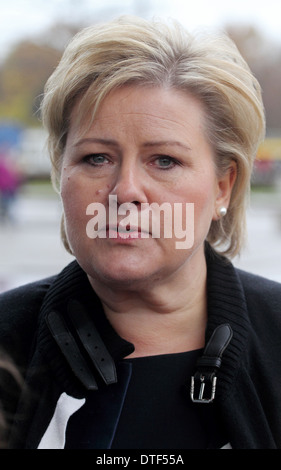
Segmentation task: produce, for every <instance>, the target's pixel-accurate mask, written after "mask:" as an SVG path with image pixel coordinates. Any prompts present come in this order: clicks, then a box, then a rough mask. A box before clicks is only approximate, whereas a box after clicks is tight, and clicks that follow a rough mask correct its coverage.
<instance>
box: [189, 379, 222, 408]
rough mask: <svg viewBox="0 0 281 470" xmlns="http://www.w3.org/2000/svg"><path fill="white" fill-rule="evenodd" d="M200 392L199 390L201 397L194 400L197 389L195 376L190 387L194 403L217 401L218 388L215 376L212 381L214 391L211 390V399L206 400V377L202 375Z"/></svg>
mask: <svg viewBox="0 0 281 470" xmlns="http://www.w3.org/2000/svg"><path fill="white" fill-rule="evenodd" d="M200 382H201V385H200V390H199V397H198V398H194V388H195V383H194V376H192V377H191V387H190V397H191V400H192V401H193V403H212V401H214V399H215V394H216V386H217V377H216V376H214V377H213V379H212V390H211V397H210V398H204V390H205V385H206V382H205V376H204V375H201V376H200Z"/></svg>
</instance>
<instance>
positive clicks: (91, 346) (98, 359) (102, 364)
mask: <svg viewBox="0 0 281 470" xmlns="http://www.w3.org/2000/svg"><path fill="white" fill-rule="evenodd" d="M68 316H69V318H70V319H71V321H72V323H73V325H74V326H75V329H76V331H77V333H78V335H79V338H80V340H81V342H82V344H83V346H84V348H85V349H86V351H87V352H88V354H89V356H90V358H91V360H92V362H93V364H94V365H95V367H96V369H97V370H98V372H99V374H100V375H101V377H102V378H103V380H104V382H105V383H106V385H110V384H113V383H116V382H117V374H116V367H115V363H114V360H113V359H112V357H111V355H110V354H109V352H108V351H107V349H106V346H105V344H104V342H103V341H102V339H101V337H100V335H99V333H98V331H97V329H96V327H95V324H94V323H93V321H91V319H90V317H89V315H88V313H87V312H86V311H85V310H84V309H83V308H81V304H79V302H77V301H74V300H73V301H71V302H69V305H68Z"/></svg>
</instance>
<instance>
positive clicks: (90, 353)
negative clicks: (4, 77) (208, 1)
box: [0, 17, 281, 449]
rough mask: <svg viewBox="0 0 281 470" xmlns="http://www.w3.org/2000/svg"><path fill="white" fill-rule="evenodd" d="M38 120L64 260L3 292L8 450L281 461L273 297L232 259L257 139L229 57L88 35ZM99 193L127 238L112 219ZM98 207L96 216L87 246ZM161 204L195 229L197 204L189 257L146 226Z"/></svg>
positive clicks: (241, 79)
mask: <svg viewBox="0 0 281 470" xmlns="http://www.w3.org/2000/svg"><path fill="white" fill-rule="evenodd" d="M42 119H43V123H44V125H45V127H46V129H47V131H48V134H49V152H50V157H51V161H52V166H53V167H52V178H53V183H54V185H55V188H56V189H57V191H58V192H59V194H60V196H61V199H62V203H63V219H62V239H63V242H64V244H65V247H66V249H67V250H68V251H69V252H70V253H72V254H73V255H74V257H75V260H74V261H73V262H72V263H71V264H70V265H68V266H67V267H66V268H65V269H64V270H63V271H62V272H61V273H59V274H58V275H54V276H53V277H51V278H48V279H45V280H42V281H38V282H35V283H33V284H29V285H26V286H22V287H20V288H18V289H16V290H13V291H10V292H6V293H4V294H2V295H1V296H0V340H1V343H2V346H3V347H5V349H6V350H7V351H8V352H9V354H11V355H12V357H13V360H14V361H15V362H16V364H17V365H18V367H19V368H20V371H21V372H22V373H23V374H24V378H25V383H26V388H27V394H25V393H22V394H21V395H20V396H19V397H18V401H17V402H16V403H15V402H13V403H10V404H9V406H10V409H14V410H15V412H16V418H15V422H14V431H13V430H12V432H11V436H10V447H11V448H25V449H31V448H32V449H34V448H38V449H58V448H61V449H63V448H65V449H74V448H76V449H130V448H133V449H207V448H256V449H258V448H280V447H281V412H280V402H281V386H280V385H281V384H280V377H281V355H280V345H281V344H280V343H281V342H280V337H281V312H280V305H281V286H280V284H278V283H274V282H272V281H269V280H265V279H262V278H260V277H258V276H255V275H253V274H249V273H246V272H243V271H240V270H238V269H236V268H234V266H233V265H232V263H231V258H232V257H233V256H235V255H237V254H238V253H239V252H240V251H241V249H242V247H243V242H244V235H245V213H246V207H247V200H248V195H249V189H250V178H251V172H252V167H253V162H254V159H255V155H256V151H257V148H258V146H259V143H260V141H261V140H262V139H263V137H264V112H263V103H262V99H261V90H260V86H259V84H258V82H257V81H256V79H255V77H254V76H253V75H252V73H251V71H250V70H249V67H248V66H247V64H246V63H245V61H244V60H243V59H242V57H241V55H240V54H239V52H238V50H237V48H236V47H235V45H234V44H233V43H232V42H231V41H230V40H229V39H228V38H227V37H224V36H223V35H220V36H212V35H194V36H193V35H190V34H189V33H188V32H187V31H185V29H183V28H182V27H181V26H180V25H179V24H177V23H173V24H170V25H168V24H164V23H159V22H153V21H151V22H150V21H145V20H142V19H139V18H134V17H133V18H131V17H129V18H127V17H125V18H120V19H117V20H115V21H113V22H110V23H107V24H102V25H97V26H94V27H89V28H86V29H85V30H83V31H81V32H80V33H79V34H78V35H77V36H76V37H75V38H74V39H73V40H72V42H71V43H70V44H69V46H68V47H67V49H66V51H65V53H64V55H63V57H62V60H61V62H60V64H59V65H58V67H57V69H56V70H55V71H54V73H53V74H52V76H51V77H50V79H49V80H48V83H47V85H46V89H45V95H44V100H43V104H42ZM110 196H111V197H114V198H115V199H114V200H115V201H116V205H117V208H118V209H120V208H121V207H122V208H123V209H124V208H127V209H129V208H131V209H132V208H134V209H135V211H134V213H135V214H137V220H135V225H134V226H132V225H131V224H129V229H128V227H127V225H124V222H123V225H122V221H123V219H122V218H121V217H120V215H121V214H119V213H118V218H117V219H116V220H115V223H113V222H112V218H111V216H112V213H113V211H114V207H112V206H111V201H112V199H110ZM92 203H95V204H98V206H95V207H101V208H103V209H104V211H105V213H106V221H107V222H106V223H105V225H104V226H103V227H102V228H101V232H102V233H100V236H95V237H94V236H90V235H91V234H89V232H88V230H87V227H88V224H89V221H90V218H89V215H91V216H93V215H94V212H91V210H90V211H89V212H88V209H87V208H89V207H90V208H91V204H92ZM163 203H168V204H169V207H171V208H172V211H173V215H174V216H175V214H176V211H175V207H176V204H180V207H181V208H182V209H183V214H181V215H183V222H185V223H187V224H190V225H191V218H190V219H188V220H186V219H185V218H184V217H185V211H184V209H185V208H186V207H187V205H188V204H189V203H192V204H193V205H194V217H193V222H194V233H193V241H192V243H190V245H189V246H187V247H185V248H184V249H178V247H177V245H176V241H177V237H176V234H175V233H173V234H172V236H171V237H169V238H168V237H165V236H164V235H163V231H162V232H161V236H159V237H153V236H152V235H153V229H154V227H153V222H151V224H149V225H148V226H146V227H143V226H142V219H141V217H142V215H143V212H142V211H143V210H144V209H143V208H144V207H147V204H149V206H150V207H152V206H153V204H158V206H160V207H161V205H162V204H163ZM177 207H178V206H177ZM115 209H116V206H115ZM123 215H124V214H123ZM164 222H165V221H164ZM164 222H163V221H162V224H164ZM161 228H165V227H163V226H161ZM143 231H144V232H145V234H146V236H142V235H143ZM269 242H270V241H269ZM43 248H44V247H42V249H43ZM261 249H262V247H261Z"/></svg>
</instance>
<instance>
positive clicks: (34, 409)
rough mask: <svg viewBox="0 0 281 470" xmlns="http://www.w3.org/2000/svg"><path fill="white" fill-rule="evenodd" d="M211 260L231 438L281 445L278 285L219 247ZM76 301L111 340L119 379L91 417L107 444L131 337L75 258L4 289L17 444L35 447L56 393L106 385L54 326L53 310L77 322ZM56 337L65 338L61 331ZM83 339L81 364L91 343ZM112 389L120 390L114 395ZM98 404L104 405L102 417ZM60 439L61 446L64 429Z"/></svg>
mask: <svg viewBox="0 0 281 470" xmlns="http://www.w3.org/2000/svg"><path fill="white" fill-rule="evenodd" d="M207 267H208V286H207V291H208V325H207V330H206V341H208V339H209V338H210V336H211V334H212V332H213V331H214V329H215V328H216V327H217V326H219V325H221V324H228V325H230V326H231V328H232V331H233V337H232V340H231V342H230V344H229V346H228V347H227V349H226V350H225V352H224V355H223V360H222V365H221V368H220V369H219V371H218V374H217V377H218V379H217V390H216V397H215V402H216V406H217V408H218V411H219V413H220V416H221V419H222V422H223V424H224V427H225V429H226V430H227V435H228V436H229V440H230V443H231V446H232V448H240V449H243V448H244V449H272V448H281V285H280V284H279V283H276V282H273V281H269V280H266V279H263V278H261V277H259V276H255V275H251V274H248V273H246V272H243V271H240V270H237V269H235V268H234V267H233V266H232V264H231V263H229V262H228V261H226V260H224V259H223V258H220V257H218V256H216V255H214V254H213V253H208V254H207ZM73 309H74V310H75V311H76V313H77V312H78V315H77V317H81V316H79V312H81V315H82V314H84V313H85V312H86V313H87V312H90V313H91V315H90V317H91V318H92V319H93V318H94V322H95V326H93V325H92V326H93V331H95V329H97V331H98V332H99V333H97V335H98V336H99V335H100V336H99V338H98V340H100V341H101V343H102V344H105V345H106V350H105V354H107V355H108V358H109V362H106V364H107V366H108V367H109V369H107V370H106V371H105V372H104V373H105V375H106V374H107V377H106V378H105V380H108V383H110V381H112V382H113V383H114V382H116V383H114V388H112V389H110V387H106V388H105V390H106V391H105V392H104V393H100V392H99V393H97V394H96V397H97V399H96V410H95V409H93V419H92V421H93V432H94V431H95V428H96V433H95V432H94V435H96V436H97V440H96V442H95V444H94V446H95V448H99V449H107V448H110V445H111V442H112V439H113V437H114V432H115V429H116V420H117V419H118V416H119V413H120V409H121V406H122V403H123V398H124V394H125V393H126V388H127V384H128V381H129V380H130V366H129V365H128V366H126V367H125V366H124V364H123V365H122V364H119V361H120V360H121V359H122V358H123V357H125V356H126V355H128V354H130V352H132V350H133V346H132V345H131V344H130V343H128V342H126V341H124V340H123V339H121V338H120V337H119V336H118V335H117V333H116V332H115V331H114V330H113V329H112V327H111V326H110V325H109V323H108V322H107V320H106V318H105V316H104V314H103V311H102V306H101V303H100V301H99V299H98V298H97V296H96V295H95V293H94V292H93V291H92V289H91V287H90V284H89V282H88V279H87V277H86V275H85V273H84V272H83V271H82V269H81V268H80V267H79V265H78V263H77V262H76V261H74V262H73V263H71V264H70V265H69V266H67V267H66V268H65V269H64V270H63V271H62V272H61V273H60V274H59V275H57V276H53V277H51V278H49V279H46V280H43V281H39V282H36V283H32V284H29V285H27V286H23V287H20V288H18V289H15V290H12V291H9V292H6V293H4V294H2V295H0V344H1V346H2V347H3V349H4V350H5V351H6V352H7V353H8V354H9V355H10V356H11V357H13V358H14V360H15V362H16V364H18V366H19V367H20V370H21V372H22V373H23V375H24V377H25V382H26V386H27V387H25V388H24V389H23V390H22V389H19V393H16V391H15V390H14V393H13V394H11V393H8V394H7V396H4V395H3V400H2V401H3V402H4V406H5V408H6V409H7V410H9V411H10V412H11V413H12V414H14V416H15V418H14V426H13V431H12V433H11V447H12V448H27V449H28V448H31V449H32V448H37V447H38V445H39V443H40V441H41V438H42V436H43V435H44V433H45V431H46V429H47V428H48V426H49V424H50V421H51V419H52V417H53V415H54V412H55V409H56V406H57V403H58V400H59V399H60V397H61V399H62V398H63V397H67V398H69V397H70V399H71V400H72V402H71V404H70V405H71V406H73V407H74V409H75V407H78V408H79V407H80V406H82V404H83V403H84V401H85V395H86V388H87V387H88V388H89V387H90V388H91V387H92V389H93V391H94V389H95V386H97V387H100V379H99V377H100V375H99V374H96V373H95V372H93V370H94V369H96V367H97V368H98V367H99V366H98V365H97V364H96V366H95V367H92V372H91V370H90V372H89V377H87V374H86V375H85V371H84V372H82V376H79V374H80V372H79V371H78V369H77V364H76V365H75V364H72V363H71V361H70V363H69V362H68V360H67V358H66V357H65V355H64V354H62V352H61V349H60V347H59V345H58V344H57V342H56V341H55V340H54V337H53V335H52V334H51V330H52V327H50V322H51V323H52V321H53V320H54V318H56V315H57V314H59V317H60V318H62V319H63V321H65V322H66V326H67V328H69V329H70V331H71V328H72V327H71V325H70V323H69V315H70V313H69V312H71V310H73ZM54 312H55V317H54V316H52V314H53V313H54ZM52 319H53V320H52ZM51 320H52V321H51ZM91 321H92V320H91ZM48 324H49V326H48ZM90 328H91V327H90ZM94 334H95V333H94ZM76 336H77V333H76V332H75V331H72V336H71V338H72V339H73V341H74V343H75V345H76V346H77V344H78V343H79V338H78V337H76ZM57 339H58V343H60V341H61V339H62V336H60V337H59V338H57ZM79 344H80V346H79V350H78V353H77V354H78V356H77V357H78V359H77V360H78V368H79V358H81V355H82V357H84V352H85V351H81V343H79ZM75 345H74V346H75ZM76 346H75V347H76ZM82 349H83V348H82ZM74 355H75V354H74V353H73V351H72V357H73V356H74ZM110 358H113V362H114V364H115V366H116V369H115V370H113V369H114V366H113V369H112V368H111V366H112V364H111V363H110ZM102 360H103V359H102ZM80 365H81V364H80ZM90 369H91V367H90ZM77 371H78V372H77ZM101 373H103V372H101ZM83 374H84V375H83ZM91 374H92V375H91ZM114 374H115V379H116V380H114ZM81 377H82V381H81ZM85 377H86V378H85ZM110 390H114V394H115V395H114V396H115V398H114V401H112V400H111V392H110ZM3 393H4V392H3ZM18 395H19V396H18ZM198 406H208V405H198ZM101 407H102V408H104V409H105V410H106V412H105V415H104V416H105V418H104V421H103V422H102V423H101V422H100V420H99V410H100V409H101ZM94 408H95V407H94ZM65 426H67V422H66V423H65ZM62 428H63V427H62ZM61 439H62V444H61V445H62V446H63V436H61ZM58 441H59V439H58Z"/></svg>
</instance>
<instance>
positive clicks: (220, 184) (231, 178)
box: [213, 161, 237, 220]
mask: <svg viewBox="0 0 281 470" xmlns="http://www.w3.org/2000/svg"><path fill="white" fill-rule="evenodd" d="M236 178H237V165H236V163H235V162H234V161H232V162H231V164H230V166H229V168H228V170H227V171H226V173H225V174H224V175H223V176H222V177H220V178H218V181H217V197H216V200H215V208H214V215H213V220H218V219H220V215H219V210H220V208H221V207H225V208H226V209H227V208H228V206H229V201H230V198H231V193H232V189H233V186H234V183H235V181H236Z"/></svg>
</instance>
